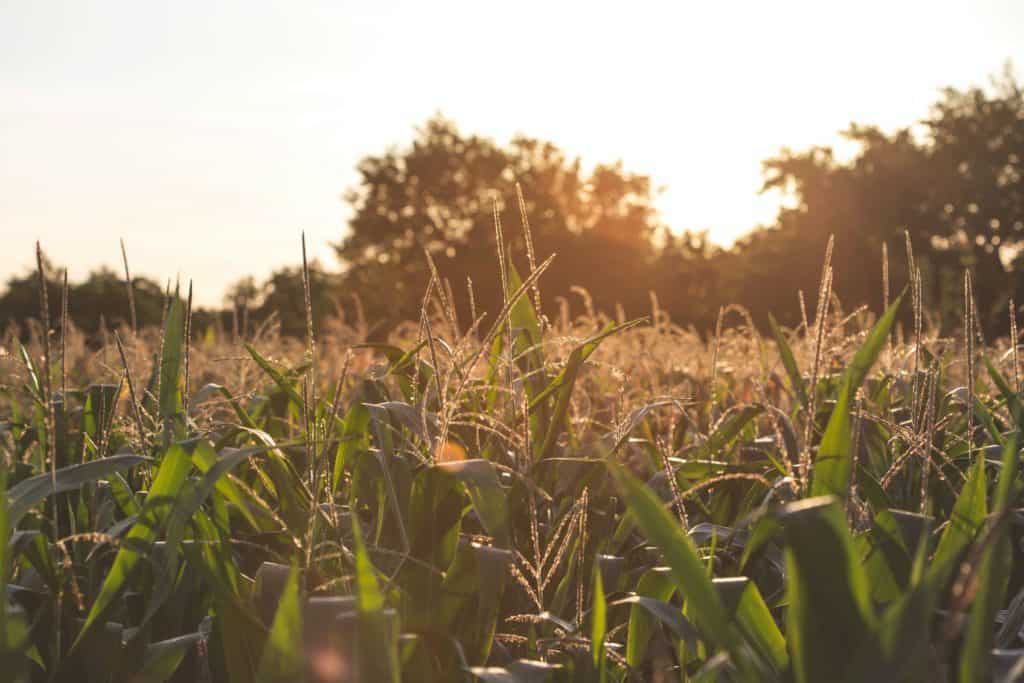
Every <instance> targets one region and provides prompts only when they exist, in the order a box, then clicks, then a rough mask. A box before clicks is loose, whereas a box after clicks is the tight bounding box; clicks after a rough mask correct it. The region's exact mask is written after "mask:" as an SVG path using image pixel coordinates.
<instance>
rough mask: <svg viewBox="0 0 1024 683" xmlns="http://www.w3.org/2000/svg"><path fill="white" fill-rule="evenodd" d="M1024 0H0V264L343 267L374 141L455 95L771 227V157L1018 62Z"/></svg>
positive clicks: (13, 268)
mask: <svg viewBox="0 0 1024 683" xmlns="http://www.w3.org/2000/svg"><path fill="white" fill-rule="evenodd" d="M1021 35H1024V2H1022V1H1021V0H962V1H957V2H952V1H944V0H930V1H928V2H919V1H917V0H913V1H904V2H893V1H892V0H885V1H876V0H869V1H867V2H861V3H857V4H856V5H851V4H850V3H839V2H821V1H820V0H819V1H816V2H796V1H790V2H787V1H784V0H776V1H774V2H753V1H751V2H735V1H734V2H699V3H698V2H684V1H681V0H676V1H674V2H642V1H638V0H634V1H633V2H630V3H625V4H624V3H621V2H598V1H596V0H590V1H589V2H576V1H562V2H551V1H550V0H549V1H548V2H534V1H533V0H520V1H519V2H516V3H500V4H499V3H494V2H486V1H483V0H476V1H475V2H442V1H440V0H438V1H435V2H405V1H401V0H375V1H374V2H366V1H365V0H363V1H361V2H348V1H340V0H339V1H336V2H314V1H312V0H306V1H303V2H296V1H290V2H268V1H260V0H246V1H244V2H234V1H229V0H219V1H216V2H211V1H209V0H201V1H198V0H176V1H175V2H173V3H155V2H138V1H130V2H129V1H124V2H122V1H119V0H117V1H115V0H103V1H99V0H75V1H74V2H71V1H65V2H56V1H50V0H0V281H6V280H7V279H8V278H10V277H12V276H16V275H22V274H24V273H25V272H27V270H28V269H29V268H30V267H31V266H32V263H33V260H34V244H35V242H36V240H39V241H41V242H42V245H43V248H44V250H45V251H46V252H47V254H48V255H49V256H50V258H51V260H52V261H53V262H54V263H56V264H58V265H60V266H66V267H67V268H68V269H69V274H70V277H71V279H72V280H80V279H83V278H84V277H86V276H87V274H88V273H89V271H90V270H93V269H95V268H96V267H98V266H101V265H107V266H111V267H115V268H117V269H120V265H119V264H120V247H119V245H118V240H119V238H123V239H124V240H125V243H126V246H127V251H128V257H129V261H130V264H131V268H132V271H133V274H139V275H146V276H149V277H153V278H155V279H157V280H158V281H164V280H166V279H168V278H171V279H173V278H176V277H180V278H181V279H182V281H185V280H188V279H192V280H193V281H194V283H195V288H196V299H197V300H198V302H199V303H201V304H212V305H216V304H219V303H220V302H221V300H222V297H223V294H224V292H225V290H226V288H227V287H228V286H229V285H230V284H231V283H233V282H235V281H237V280H238V279H239V278H241V277H243V276H245V275H249V274H252V275H255V276H257V278H261V277H264V276H266V275H269V273H270V272H271V270H272V269H274V268H278V267H281V266H284V265H293V264H295V263H297V262H298V261H299V259H300V258H301V246H300V235H301V233H302V232H303V231H305V233H306V237H307V241H308V244H309V247H310V251H311V252H312V254H313V255H314V256H315V257H318V258H320V260H321V261H322V262H323V263H324V265H326V266H328V267H330V268H336V267H337V265H338V264H337V262H336V260H335V258H334V255H333V250H332V249H331V246H330V244H331V243H332V242H336V241H338V240H340V239H341V238H342V237H343V236H344V232H345V224H346V220H347V217H348V216H349V209H348V207H347V206H346V205H345V204H344V202H343V201H342V200H341V195H342V193H343V192H344V191H345V190H346V189H348V188H350V187H352V186H353V185H354V183H355V182H356V181H357V175H356V172H355V167H356V164H357V163H358V161H359V159H361V158H363V157H365V156H367V155H370V154H377V153H381V152H383V151H384V150H386V149H387V148H388V147H389V146H392V145H399V146H401V145H404V144H407V143H408V142H410V141H411V140H412V138H413V135H414V130H415V127H416V126H417V125H419V124H422V123H423V122H424V121H426V120H427V119H428V118H429V117H430V116H432V115H433V114H435V113H438V112H440V113H442V114H444V115H445V116H446V117H448V118H451V119H453V120H454V121H455V122H456V123H457V124H458V125H459V127H460V128H461V130H463V131H464V132H466V133H477V134H482V135H486V136H489V137H492V138H494V139H495V140H497V141H498V142H499V143H505V142H507V141H508V140H509V139H510V138H511V137H512V136H513V135H514V134H516V133H525V134H527V135H530V136H533V137H537V138H541V139H546V140H551V141H553V142H554V143H556V144H557V145H559V146H560V147H561V148H563V149H564V150H566V151H567V152H568V153H569V154H571V155H578V156H580V157H581V158H582V159H583V160H584V162H585V163H598V162H608V161H614V160H619V159H621V160H622V161H623V163H624V164H625V167H626V168H627V169H628V170H631V171H635V172H639V173H644V174H647V175H650V176H651V178H652V180H653V181H654V183H655V184H656V185H658V186H662V187H664V191H663V192H662V194H661V195H660V196H659V199H658V206H659V208H660V210H661V212H662V216H663V218H664V220H665V221H666V222H667V223H668V224H669V225H671V226H673V227H674V228H677V229H683V228H687V229H707V230H709V231H710V234H711V236H712V238H713V239H714V240H716V241H718V242H720V243H722V244H729V243H730V242H731V241H732V240H734V239H735V238H736V237H737V236H738V235H740V234H742V233H743V232H745V231H747V230H749V229H750V228H752V227H753V226H755V225H757V224H760V223H769V222H770V221H771V220H772V218H773V217H774V215H775V212H776V211H777V208H778V201H779V200H778V198H777V197H774V196H771V195H762V196H759V195H758V190H759V189H760V186H761V180H762V178H761V161H762V160H763V159H766V158H769V157H771V156H773V155H775V154H777V153H778V152H779V150H780V149H781V148H782V147H790V148H794V149H801V148H805V147H808V146H810V145H814V144H836V143H837V141H838V138H837V132H838V131H840V130H841V129H843V128H845V127H846V126H847V125H848V124H849V123H850V122H853V121H856V122H859V123H874V124H878V125H880V126H882V127H883V128H886V129H892V128H895V127H898V126H904V125H908V124H911V123H913V122H914V121H916V120H918V119H920V118H921V117H922V116H924V115H925V114H926V113H927V111H928V106H929V105H930V104H931V103H932V102H933V101H935V99H936V97H937V96H938V93H939V90H940V89H941V88H942V87H944V86H947V85H952V86H956V87H961V88H963V87H968V86H971V85H976V84H985V83H986V82H987V81H988V79H989V77H990V76H992V75H993V74H996V73H998V72H1000V71H1001V70H1002V68H1003V65H1004V64H1005V63H1006V61H1007V60H1011V61H1012V62H1014V63H1015V64H1016V65H1017V67H1018V74H1021V73H1022V72H1021V69H1024V40H1021V39H1020V37H1021Z"/></svg>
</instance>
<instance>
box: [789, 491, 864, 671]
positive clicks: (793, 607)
mask: <svg viewBox="0 0 1024 683" xmlns="http://www.w3.org/2000/svg"><path fill="white" fill-rule="evenodd" d="M780 518H781V521H782V525H783V533H784V535H785V539H786V551H785V552H786V574H787V584H788V588H787V597H788V602H789V610H788V612H787V615H786V625H787V629H786V635H787V638H788V640H789V644H790V653H791V657H792V660H793V671H794V673H795V675H796V680H797V682H798V683H817V682H818V681H827V680H834V679H836V678H839V677H841V675H842V673H843V672H844V671H845V670H846V668H847V667H848V666H849V665H850V662H851V655H852V654H853V653H855V652H856V651H857V648H858V647H861V646H862V645H863V643H864V642H865V641H866V640H867V639H868V637H869V634H870V633H871V630H872V627H873V624H874V615H873V613H872V611H871V605H870V598H869V592H868V586H867V579H866V577H865V575H864V569H863V567H862V566H861V564H860V558H859V557H857V555H856V553H855V551H854V545H853V539H852V538H851V536H850V533H849V531H848V530H847V528H846V520H845V518H844V516H843V512H842V509H841V508H840V506H839V504H838V503H837V502H836V500H835V498H832V497H821V498H808V499H806V500H802V501H799V502H796V503H790V504H788V505H786V506H784V507H783V508H782V510H781V513H780Z"/></svg>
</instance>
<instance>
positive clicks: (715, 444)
mask: <svg viewBox="0 0 1024 683" xmlns="http://www.w3.org/2000/svg"><path fill="white" fill-rule="evenodd" d="M763 412H764V406H762V405H758V404H756V403H754V404H750V405H745V406H742V407H741V408H738V409H736V410H732V411H729V412H728V413H727V414H726V415H725V416H723V417H722V419H721V420H719V422H718V424H716V425H715V428H714V430H713V431H712V432H711V433H710V434H709V435H708V438H707V439H705V441H704V443H702V444H701V445H700V446H698V447H697V448H695V449H694V450H693V451H691V452H690V453H687V455H686V459H687V460H690V461H692V460H708V459H722V458H721V456H722V450H723V449H725V447H726V446H728V445H729V444H730V443H732V441H733V439H735V438H736V437H737V436H739V434H740V432H742V431H743V430H744V429H745V428H746V427H747V425H749V424H750V421H751V420H753V419H754V418H755V417H757V416H758V415H760V414H761V413H763Z"/></svg>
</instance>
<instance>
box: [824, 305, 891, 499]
mask: <svg viewBox="0 0 1024 683" xmlns="http://www.w3.org/2000/svg"><path fill="white" fill-rule="evenodd" d="M902 300H903V295H902V294H901V295H900V296H898V297H896V300H895V301H894V302H893V303H892V305H890V306H889V308H888V309H886V311H885V313H884V314H883V315H882V317H881V318H880V319H879V320H878V322H877V323H875V326H874V327H873V328H872V329H871V332H870V333H869V334H868V338H867V340H865V342H864V344H863V345H862V346H861V347H860V349H859V350H858V351H857V353H856V354H855V355H854V357H853V360H852V361H850V366H849V367H848V368H847V369H846V372H845V373H843V380H842V384H841V385H840V387H839V397H838V399H837V400H836V405H835V408H833V409H832V416H831V417H830V418H829V420H828V425H827V426H826V427H825V434H824V435H823V436H822V437H821V443H820V444H819V445H818V455H817V457H816V458H815V461H814V480H813V482H812V484H811V495H814V496H824V495H833V496H838V497H839V499H840V500H846V497H847V494H848V493H849V488H850V472H851V471H852V468H853V436H852V434H851V427H850V408H851V406H852V404H853V401H854V398H855V395H856V393H857V390H858V389H860V386H861V384H863V383H864V378H865V377H866V376H867V374H868V371H869V370H870V369H871V366H872V365H874V363H875V360H876V359H877V358H878V354H879V353H881V351H882V349H883V348H885V344H886V340H887V339H888V338H889V328H890V327H892V323H893V320H895V318H896V312H897V311H898V310H899V307H900V302H901V301H902Z"/></svg>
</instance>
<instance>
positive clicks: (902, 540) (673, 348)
mask: <svg viewBox="0 0 1024 683" xmlns="http://www.w3.org/2000/svg"><path fill="white" fill-rule="evenodd" d="M550 263H551V262H550V261H544V262H543V263H540V264H539V265H538V266H537V268H536V269H531V270H526V271H523V273H522V274H520V273H519V272H518V271H517V270H515V269H514V268H509V270H508V272H507V273H506V277H505V278H504V280H505V282H507V288H506V289H505V295H504V297H503V302H502V306H501V314H500V315H498V316H496V319H495V320H494V321H492V322H491V323H490V324H489V325H484V326H480V325H476V326H473V327H469V326H468V325H464V326H459V325H458V323H456V322H454V319H455V317H456V316H454V315H452V313H451V310H450V306H451V303H450V302H449V301H446V300H445V299H444V298H443V297H442V295H441V290H439V289H437V288H436V287H435V286H434V285H435V281H434V280H433V279H431V280H430V282H429V284H428V285H426V288H427V290H428V292H429V295H428V296H427V297H426V302H425V303H426V306H427V311H428V312H426V313H424V315H422V316H420V320H421V321H422V324H421V325H420V326H419V327H410V328H409V329H410V330H413V331H411V332H409V334H408V335H407V336H401V335H399V336H396V337H394V338H392V339H391V340H390V343H388V344H381V343H366V342H365V339H363V340H359V339H352V340H350V341H352V342H360V343H348V344H345V345H342V346H332V345H331V338H330V337H326V338H324V339H322V340H321V343H313V340H310V343H308V345H307V346H305V347H302V346H295V345H292V346H288V344H287V342H286V339H287V338H273V337H264V336H249V337H247V338H245V337H244V335H242V336H243V338H238V339H236V338H235V336H234V335H231V336H230V337H229V338H228V339H227V340H224V341H221V342H218V341H217V340H216V339H214V340H209V339H206V337H207V336H208V335H205V334H204V339H203V340H199V339H195V338H192V337H195V336H197V333H196V331H195V330H194V329H193V330H191V332H192V337H187V336H186V330H190V329H191V328H190V326H189V324H188V323H189V321H188V310H187V306H186V304H185V302H184V301H183V300H182V299H181V298H180V297H179V296H178V295H177V294H172V295H171V298H170V301H169V302H168V305H167V306H166V314H165V315H164V316H163V318H164V326H163V328H162V333H161V335H160V336H159V337H158V338H155V339H151V340H149V341H147V338H146V337H144V336H136V335H134V334H133V333H132V332H131V331H130V330H129V329H125V328H122V330H121V331H120V333H119V337H118V339H117V344H118V351H119V352H120V353H119V354H118V356H117V357H118V358H120V359H122V361H123V364H122V365H121V366H120V367H119V368H117V366H116V365H114V366H113V367H115V368H117V370H116V376H115V377H114V378H113V379H115V380H116V383H111V382H110V381H109V380H110V379H111V378H110V377H109V376H106V375H103V374H102V373H104V372H110V371H111V367H112V366H111V364H110V362H109V359H108V361H107V362H105V363H94V364H91V365H90V364H89V363H85V362H81V361H80V360H76V358H74V357H70V358H67V359H64V358H61V357H60V355H61V353H62V350H63V353H68V350H69V349H70V350H71V351H70V352H71V353H72V354H76V353H85V351H82V350H81V349H80V348H79V347H76V346H74V345H70V346H69V345H68V344H66V343H57V341H58V340H59V336H58V337H55V336H54V335H46V336H42V337H36V338H33V339H32V340H31V341H30V342H29V343H28V346H26V347H22V346H21V345H20V344H19V342H17V340H16V339H15V338H13V337H11V338H9V340H10V342H11V343H12V344H13V345H14V346H12V350H14V351H15V353H14V354H11V357H12V358H13V359H16V360H11V359H8V360H6V361H4V362H5V363H8V364H7V365H6V366H5V367H7V368H9V369H10V371H11V373H12V374H11V377H12V379H13V380H14V381H12V382H11V383H10V384H9V385H8V386H7V387H5V388H4V391H3V394H2V395H0V397H2V400H3V403H2V404H0V405H2V406H3V411H4V412H3V419H2V421H0V449H2V456H3V460H2V463H3V466H2V468H0V481H2V482H4V485H3V486H0V522H2V523H3V524H2V525H0V526H2V527H3V529H4V531H5V533H4V534H3V535H2V540H0V578H2V581H3V582H4V584H5V586H6V588H7V591H6V599H4V600H3V601H0V657H2V658H3V660H4V663H5V671H7V672H9V673H10V676H11V677H12V678H13V679H14V680H24V681H44V680H45V681H65V680H67V681H70V680H83V678H84V679H86V680H90V681H93V680H95V681H121V680H144V681H151V680H152V681H163V680H170V681H196V680H203V681H232V682H233V681H243V682H246V683H249V682H254V681H284V680H288V681H294V680H307V681H310V682H320V681H357V680H390V681H397V680H405V681H437V680H465V681H472V680H482V681H568V680H595V681H619V682H625V681H633V680H650V679H654V678H659V679H661V680H679V681H698V680H701V681H703V680H722V681H780V682H782V681H794V680H795V681H822V680H846V681H859V680H875V679H879V680H889V681H917V680H950V681H952V680H961V681H967V680H971V681H973V680H987V679H989V678H995V679H997V680H1004V679H1005V680H1015V678H1014V676H1017V674H1015V673H1013V672H1012V671H1011V670H1014V671H1015V670H1017V669H1018V668H1020V667H1024V659H1022V658H1021V657H1020V656H1019V654H1020V652H1021V650H1024V638H1022V637H1021V635H1020V634H1021V632H1022V629H1021V626H1022V625H1024V610H1022V608H1021V605H1022V604H1024V599H1022V597H1021V596H1022V595H1024V572H1022V571H1021V568H1022V566H1024V565H1022V562H1021V558H1020V555H1019V550H1018V549H1019V548H1020V547H1021V542H1022V540H1024V537H1022V533H1021V528H1020V525H1019V524H1018V523H1017V520H1016V517H1017V513H1016V511H1017V510H1018V509H1019V508H1020V506H1021V503H1022V500H1021V495H1022V491H1024V488H1022V487H1021V476H1020V474H1021V473H1020V461H1019V452H1018V450H1019V440H1018V435H1017V432H1018V430H1019V428H1020V419H1021V413H1020V400H1021V396H1020V380H1019V375H1020V368H1019V361H1018V358H1017V354H1016V349H1015V348H1013V347H1011V348H1010V349H1009V350H1005V342H999V343H998V344H995V345H990V346H985V347H979V348H980V350H979V348H976V345H975V344H974V343H973V341H972V343H970V344H966V343H964V342H965V340H966V339H971V340H973V339H974V338H975V337H976V336H977V329H976V328H975V323H974V321H973V318H971V317H968V318H966V320H967V321H968V327H967V328H966V329H965V330H964V331H963V334H962V335H961V338H960V339H958V340H956V343H954V340H951V339H949V338H947V337H943V336H939V334H938V332H939V330H938V329H937V328H927V329H923V330H922V332H921V345H920V346H918V345H917V344H916V343H904V342H902V341H901V340H900V339H899V337H898V336H895V335H893V331H894V329H893V328H894V321H895V319H896V316H897V312H898V309H899V308H900V307H901V306H904V305H905V304H904V303H903V302H902V300H901V299H899V298H896V300H895V301H894V303H893V304H892V305H891V307H890V309H889V310H888V311H887V312H886V313H885V314H884V315H882V316H880V317H878V318H877V319H875V318H874V316H872V315H871V314H870V313H869V312H867V311H864V310H863V309H861V310H860V311H858V312H856V313H854V314H852V315H847V314H845V313H844V312H843V311H842V310H841V309H840V308H839V306H838V304H836V305H834V306H832V307H823V308H822V309H821V310H819V311H818V315H817V317H816V318H815V319H814V320H813V321H812V322H813V325H808V326H806V327H805V326H802V325H801V326H800V327H799V328H798V329H795V330H793V329H787V328H784V327H782V326H780V325H778V324H777V323H773V326H772V333H771V341H770V342H769V341H768V340H765V339H762V338H761V337H760V335H759V333H758V332H757V331H756V329H752V328H750V327H749V325H748V324H747V323H743V325H741V326H740V327H732V326H723V327H722V328H721V329H720V331H719V334H718V335H717V336H716V338H714V339H712V340H711V342H710V343H709V344H708V345H705V344H703V343H702V342H701V341H700V340H699V339H698V338H697V337H695V336H694V335H692V334H689V335H688V333H686V332H685V331H683V330H681V329H680V328H678V327H676V326H674V325H672V324H671V323H670V322H669V321H668V320H667V319H666V318H665V316H664V314H663V313H660V312H657V314H656V315H655V316H654V318H653V319H652V320H650V321H634V322H622V323H617V322H615V321H612V320H609V319H607V318H606V317H604V316H602V315H600V314H596V313H595V314H594V316H593V317H589V316H584V317H579V318H569V317H564V316H559V317H554V318H553V319H548V320H545V319H544V318H543V317H542V316H540V315H539V314H538V311H537V310H536V309H535V302H536V299H535V296H534V295H535V293H536V285H537V284H538V282H539V283H541V285H542V284H543V282H544V280H543V276H544V275H546V272H547V271H546V269H547V268H548V267H549V266H550ZM300 277H301V279H302V280H305V281H308V280H307V278H308V277H309V276H308V274H307V273H300ZM497 279H498V280H499V281H501V279H502V278H500V277H498V278H497ZM303 291H305V288H304V290H303ZM967 291H968V292H969V291H970V290H969V289H968V290H967ZM303 298H305V295H304V294H303ZM915 301H917V300H916V299H915ZM912 305H913V304H912ZM302 308H303V309H305V310H307V311H309V310H311V309H312V307H311V306H306V305H303V306H302ZM429 311H437V314H436V315H434V314H431V313H429ZM41 317H47V316H41ZM915 317H921V315H920V314H918V315H917V316H915ZM417 330H418V331H417ZM121 333H123V335H124V337H125V338H126V341H127V350H126V347H125V345H124V344H123V343H122V342H121V339H120V334H121ZM349 334H351V332H350V333H349ZM275 339H276V341H275ZM221 343H223V344H226V345H227V346H226V347H225V349H228V348H230V349H233V351H231V355H233V356H235V357H244V358H248V359H249V360H248V361H246V362H245V363H244V364H241V365H239V366H236V367H237V368H238V369H237V370H236V371H235V372H237V376H236V377H235V379H236V380H237V382H238V383H239V390H238V391H237V393H233V392H232V391H230V390H229V389H227V388H225V386H224V384H225V383H226V384H231V383H232V381H231V380H232V377H231V376H229V375H225V374H223V373H224V371H223V370H221V373H222V375H221V376H214V377H212V379H216V380H219V382H220V383H217V384H213V383H206V384H200V383H199V382H197V378H196V374H194V373H200V372H202V373H207V372H212V370H208V369H205V367H204V365H203V364H202V363H201V362H200V360H201V359H202V357H203V355H202V354H203V353H205V352H204V351H203V349H204V348H205V347H206V345H207V344H211V345H216V344H221ZM147 345H148V346H147ZM140 346H141V347H143V348H144V349H148V350H149V351H150V352H151V353H145V352H143V353H135V352H134V351H133V350H134V349H137V348H139V347H140ZM76 349H78V350H76ZM638 349H643V350H644V353H640V354H638V353H637V350H638ZM94 353H96V354H97V357H100V354H102V353H103V351H102V350H100V351H96V352H94ZM216 353H217V354H227V353H228V351H227V350H224V351H217V352H216ZM147 355H151V356H154V357H155V361H154V362H152V363H151V364H150V365H148V366H143V365H141V364H139V363H138V362H137V359H138V357H139V356H142V357H145V356H147ZM287 357H290V359H287V360H282V358H287ZM822 358H827V359H828V362H825V363H821V362H820V361H821V359H822ZM65 360H66V361H67V362H64V361H65ZM58 361H60V362H58ZM652 361H653V362H652ZM15 364H16V365H15ZM61 366H63V367H64V368H65V371H66V372H67V373H68V374H67V379H66V381H65V378H64V376H63V375H62V373H61V371H60V369H59V368H60V367H61ZM221 367H223V366H221ZM143 368H146V370H145V371H144V372H140V370H141V369H143ZM980 369H984V375H980V374H979V373H977V372H976V371H977V370H980ZM47 372H49V373H50V374H49V375H47ZM65 386H66V388H65ZM819 493H827V494H831V495H825V496H821V495H817V494H819Z"/></svg>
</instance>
